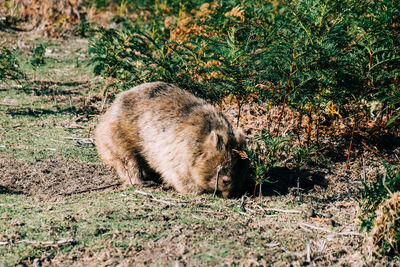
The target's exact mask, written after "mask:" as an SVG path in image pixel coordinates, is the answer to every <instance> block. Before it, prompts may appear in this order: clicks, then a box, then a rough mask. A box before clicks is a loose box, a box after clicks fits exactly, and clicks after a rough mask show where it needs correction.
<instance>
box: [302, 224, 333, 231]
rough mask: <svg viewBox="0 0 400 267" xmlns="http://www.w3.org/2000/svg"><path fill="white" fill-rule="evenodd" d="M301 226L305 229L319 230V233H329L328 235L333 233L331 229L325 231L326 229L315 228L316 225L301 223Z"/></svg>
mask: <svg viewBox="0 0 400 267" xmlns="http://www.w3.org/2000/svg"><path fill="white" fill-rule="evenodd" d="M299 226H300V227H301V228H303V227H305V228H310V229H313V230H318V231H323V232H327V233H332V231H331V230H329V229H325V228H322V227H318V226H314V225H312V224H308V223H299ZM303 229H304V228H303ZM308 230H309V229H308Z"/></svg>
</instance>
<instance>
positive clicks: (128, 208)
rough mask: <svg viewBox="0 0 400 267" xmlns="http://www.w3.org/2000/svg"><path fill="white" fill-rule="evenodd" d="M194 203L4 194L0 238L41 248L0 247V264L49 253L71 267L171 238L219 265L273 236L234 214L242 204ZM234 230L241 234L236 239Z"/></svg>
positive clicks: (120, 195) (125, 195)
mask: <svg viewBox="0 0 400 267" xmlns="http://www.w3.org/2000/svg"><path fill="white" fill-rule="evenodd" d="M173 194H174V193H171V192H169V193H168V192H167V193H166V192H156V193H155V194H154V196H155V197H156V198H167V197H171V196H172V195H173ZM175 197H177V196H175ZM186 197H187V196H186ZM206 197H207V196H206ZM185 199H186V198H185V197H183V198H177V199H176V200H179V201H185ZM191 199H192V202H189V203H186V204H185V206H184V207H182V208H179V209H178V208H176V207H175V206H168V205H165V204H159V205H158V204H155V203H152V202H151V201H150V200H149V199H148V198H147V197H146V196H144V195H141V194H137V193H136V191H135V189H134V188H130V189H127V190H124V191H116V192H108V193H104V192H102V193H92V194H86V195H74V196H71V197H66V198H63V199H62V200H59V201H56V202H42V201H37V200H35V199H34V198H27V197H26V196H24V195H10V194H1V195H0V203H1V204H0V214H1V217H0V220H2V221H6V222H9V223H3V224H0V233H1V236H0V238H1V241H3V242H4V240H6V241H9V242H12V241H18V240H29V241H33V242H37V243H38V244H37V245H33V246H32V245H30V244H26V243H12V244H9V245H3V246H0V254H1V255H3V259H2V260H0V263H1V264H3V265H13V264H16V263H29V262H33V261H34V259H35V258H38V259H43V258H45V256H46V255H48V254H52V257H61V258H64V260H66V261H67V262H68V261H71V263H72V262H73V259H74V257H79V254H80V253H82V252H84V253H86V254H91V253H96V252H100V251H103V250H104V249H108V250H109V251H110V252H111V254H112V255H115V254H118V253H119V252H120V251H121V250H124V249H127V248H130V247H132V246H133V247H134V248H140V247H147V246H151V245H153V244H154V243H157V242H159V243H160V244H164V245H165V246H168V243H166V242H164V239H168V237H173V238H172V241H174V242H184V243H188V245H189V247H197V248H201V249H202V250H203V251H202V252H201V253H199V254H196V255H195V257H194V260H198V261H199V262H202V263H206V264H208V263H210V264H211V263H215V264H218V263H221V262H222V261H223V260H224V259H226V258H232V257H233V256H234V255H236V256H235V257H238V256H240V255H242V256H244V255H245V253H247V252H249V251H253V252H254V253H257V252H261V251H262V250H263V249H264V248H265V241H266V240H268V239H269V236H270V234H271V233H270V231H265V230H264V229H263V228H262V227H259V226H257V224H255V225H254V226H251V225H250V226H249V225H247V224H248V223H250V222H255V221H260V222H262V221H264V220H265V219H266V218H264V216H260V214H255V216H252V218H250V217H248V216H243V215H241V214H240V212H238V211H237V206H238V205H239V203H238V201H237V200H224V199H213V198H199V197H194V198H193V197H192V198H191ZM199 202H200V203H201V205H199ZM204 211H206V212H204ZM220 214H221V215H220ZM232 217H233V218H234V219H233V218H232ZM296 217H301V215H297V216H296ZM291 230H294V229H291ZM236 231H237V232H238V233H240V236H236V233H235V232H236ZM233 236H236V237H235V238H232V237H233ZM63 238H72V239H73V242H72V243H68V244H65V245H59V246H45V245H40V244H39V243H40V242H45V241H57V240H61V239H63ZM243 245H245V247H243ZM65 263H66V262H65Z"/></svg>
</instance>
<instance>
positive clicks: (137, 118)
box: [95, 82, 247, 197]
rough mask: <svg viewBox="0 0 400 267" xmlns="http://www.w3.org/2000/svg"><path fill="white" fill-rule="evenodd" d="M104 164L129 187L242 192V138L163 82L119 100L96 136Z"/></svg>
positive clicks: (210, 111) (212, 109) (191, 98)
mask: <svg viewBox="0 0 400 267" xmlns="http://www.w3.org/2000/svg"><path fill="white" fill-rule="evenodd" d="M95 138H96V147H97V150H98V152H99V155H100V157H101V159H102V160H103V161H104V162H105V163H106V164H108V165H110V166H112V167H114V168H115V169H116V171H117V173H118V175H119V176H120V177H121V178H122V179H123V180H124V181H125V182H127V183H131V184H142V183H143V182H144V181H145V180H148V179H150V180H154V179H161V181H163V182H164V183H166V184H168V185H171V186H173V187H174V188H175V189H176V190H177V191H178V192H182V193H195V194H198V193H202V192H212V191H213V190H214V188H215V187H216V180H217V179H216V176H217V172H218V187H217V188H218V191H219V192H222V195H223V196H224V197H228V196H233V195H237V194H238V193H240V192H241V191H242V188H243V182H244V179H245V174H246V170H247V162H246V161H245V160H243V159H241V158H240V156H239V154H238V153H237V150H240V149H241V146H242V145H243V142H244V141H243V135H242V134H241V132H238V131H235V130H234V129H233V128H232V126H231V124H230V123H229V122H228V120H227V119H226V118H225V117H224V115H223V114H222V113H221V112H219V111H218V110H217V109H216V108H215V107H213V106H212V105H210V104H208V103H207V102H206V101H204V100H202V99H200V98H197V97H195V96H194V95H192V94H190V93H188V92H186V91H183V90H181V89H179V88H177V87H176V86H174V85H172V84H167V83H163V82H154V83H146V84H142V85H139V86H136V87H134V88H132V89H130V90H128V91H126V92H123V93H121V94H119V95H118V96H117V98H116V100H115V102H114V103H113V104H112V105H111V107H110V109H109V110H108V111H107V112H106V113H105V114H104V115H103V116H102V117H101V119H100V123H99V124H98V126H97V128H96V133H95Z"/></svg>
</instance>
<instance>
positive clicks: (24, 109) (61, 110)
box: [5, 106, 99, 117]
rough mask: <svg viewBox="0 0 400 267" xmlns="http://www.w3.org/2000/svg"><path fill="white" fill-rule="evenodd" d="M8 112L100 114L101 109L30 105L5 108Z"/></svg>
mask: <svg viewBox="0 0 400 267" xmlns="http://www.w3.org/2000/svg"><path fill="white" fill-rule="evenodd" d="M5 113H6V114H11V115H13V116H18V115H19V116H31V117H40V116H41V115H48V114H64V113H71V114H74V115H88V114H98V113H99V110H98V109H96V108H93V107H89V106H88V107H83V108H77V107H75V106H71V107H63V108H57V109H55V110H52V109H42V108H30V107H17V108H7V109H6V110H5Z"/></svg>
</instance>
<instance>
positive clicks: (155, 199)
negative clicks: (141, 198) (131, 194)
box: [135, 190, 186, 206]
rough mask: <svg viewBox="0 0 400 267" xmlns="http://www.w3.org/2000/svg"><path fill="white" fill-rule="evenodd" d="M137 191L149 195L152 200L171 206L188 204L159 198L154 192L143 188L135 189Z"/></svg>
mask: <svg viewBox="0 0 400 267" xmlns="http://www.w3.org/2000/svg"><path fill="white" fill-rule="evenodd" d="M135 193H137V194H141V195H145V196H148V197H149V199H150V200H151V201H155V202H160V203H163V204H166V205H170V206H183V205H185V204H186V203H184V202H171V201H167V200H163V199H158V198H155V197H154V196H153V195H152V194H150V193H147V192H144V191H141V190H135Z"/></svg>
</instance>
